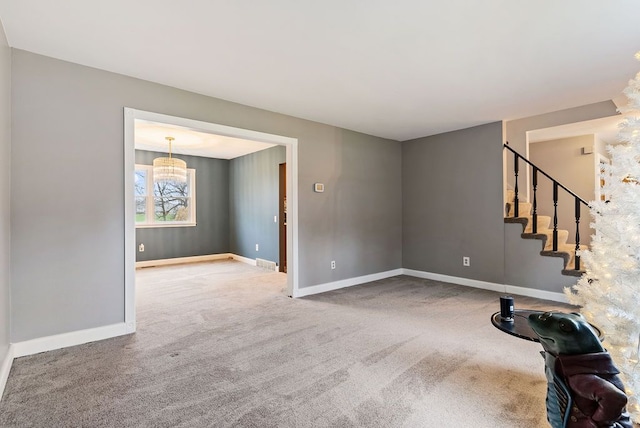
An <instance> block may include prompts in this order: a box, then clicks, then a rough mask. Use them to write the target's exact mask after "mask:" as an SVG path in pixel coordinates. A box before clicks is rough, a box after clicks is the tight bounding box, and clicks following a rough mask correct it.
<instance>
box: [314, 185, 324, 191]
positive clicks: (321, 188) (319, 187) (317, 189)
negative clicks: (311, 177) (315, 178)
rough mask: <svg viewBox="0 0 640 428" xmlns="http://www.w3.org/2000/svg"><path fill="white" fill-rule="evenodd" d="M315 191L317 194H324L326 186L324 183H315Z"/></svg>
mask: <svg viewBox="0 0 640 428" xmlns="http://www.w3.org/2000/svg"><path fill="white" fill-rule="evenodd" d="M313 191H314V192H316V193H322V192H324V184H323V183H313Z"/></svg>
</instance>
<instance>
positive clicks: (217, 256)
mask: <svg viewBox="0 0 640 428" xmlns="http://www.w3.org/2000/svg"><path fill="white" fill-rule="evenodd" d="M238 257H239V256H238ZM231 258H234V255H233V254H230V253H220V254H207V255H205V256H190V257H175V258H172V259H159V260H146V261H143V262H136V269H138V268H145V267H153V266H169V265H179V264H183V263H198V262H209V261H212V260H224V259H231ZM254 264H255V262H254Z"/></svg>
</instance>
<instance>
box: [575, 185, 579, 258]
mask: <svg viewBox="0 0 640 428" xmlns="http://www.w3.org/2000/svg"><path fill="white" fill-rule="evenodd" d="M578 250H580V198H578V197H577V196H576V255H575V261H576V266H575V268H576V270H580V256H578Z"/></svg>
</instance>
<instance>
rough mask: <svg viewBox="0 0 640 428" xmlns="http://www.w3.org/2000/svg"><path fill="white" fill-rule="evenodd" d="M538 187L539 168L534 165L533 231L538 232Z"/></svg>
mask: <svg viewBox="0 0 640 428" xmlns="http://www.w3.org/2000/svg"><path fill="white" fill-rule="evenodd" d="M537 188H538V168H537V167H535V166H534V167H533V216H532V221H533V225H532V226H531V231H532V232H533V233H538V201H537V200H536V189H537Z"/></svg>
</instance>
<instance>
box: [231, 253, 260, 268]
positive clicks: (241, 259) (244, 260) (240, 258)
mask: <svg viewBox="0 0 640 428" xmlns="http://www.w3.org/2000/svg"><path fill="white" fill-rule="evenodd" d="M229 257H231V258H232V259H233V260H237V261H239V262H242V263H246V264H248V265H251V266H256V259H250V258H249V257H243V256H239V255H237V254H229Z"/></svg>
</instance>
